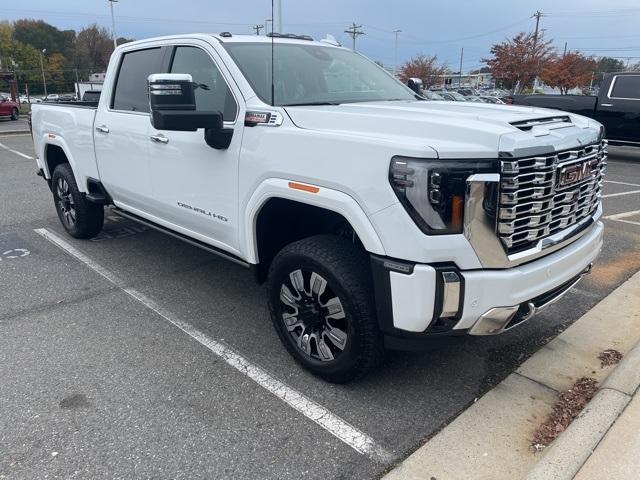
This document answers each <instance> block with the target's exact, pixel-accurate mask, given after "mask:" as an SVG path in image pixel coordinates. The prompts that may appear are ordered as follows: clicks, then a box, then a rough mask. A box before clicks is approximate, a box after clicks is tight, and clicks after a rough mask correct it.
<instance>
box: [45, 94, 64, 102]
mask: <svg viewBox="0 0 640 480" xmlns="http://www.w3.org/2000/svg"><path fill="white" fill-rule="evenodd" d="M42 101H43V102H58V101H60V95H58V94H57V93H50V94H49V95H47V96H45V97H44V98H43V99H42Z"/></svg>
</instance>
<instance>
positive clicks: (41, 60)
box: [40, 48, 47, 97]
mask: <svg viewBox="0 0 640 480" xmlns="http://www.w3.org/2000/svg"><path fill="white" fill-rule="evenodd" d="M45 53H47V49H46V48H43V49H42V51H41V52H40V70H42V86H43V87H44V96H45V97H46V96H47V79H46V77H45V76H44V54H45Z"/></svg>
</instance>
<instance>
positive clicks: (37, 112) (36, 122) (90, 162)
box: [31, 102, 99, 191]
mask: <svg viewBox="0 0 640 480" xmlns="http://www.w3.org/2000/svg"><path fill="white" fill-rule="evenodd" d="M97 106H98V104H97V103H96V102H43V103H36V104H33V105H32V106H31V125H32V128H33V143H34V147H35V151H36V157H37V159H38V165H39V167H40V168H42V170H43V172H44V175H45V177H46V178H48V179H50V178H51V175H52V174H53V172H52V171H50V165H53V163H51V162H50V161H49V160H50V159H52V158H54V157H55V155H56V153H55V148H56V147H59V148H61V149H63V150H64V151H65V152H68V155H69V156H72V157H71V158H69V163H70V165H71V167H72V168H73V170H74V174H75V175H76V179H77V181H78V188H79V189H80V191H86V184H87V182H86V179H87V178H99V174H98V167H97V165H96V159H95V153H94V148H93V133H94V130H93V128H94V125H93V123H94V119H95V116H96V110H97ZM45 145H46V148H45ZM80 159H81V160H80Z"/></svg>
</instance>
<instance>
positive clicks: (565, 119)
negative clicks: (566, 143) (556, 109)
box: [511, 115, 572, 132]
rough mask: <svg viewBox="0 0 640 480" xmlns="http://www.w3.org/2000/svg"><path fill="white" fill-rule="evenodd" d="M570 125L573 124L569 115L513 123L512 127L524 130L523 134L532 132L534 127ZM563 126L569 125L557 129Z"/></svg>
mask: <svg viewBox="0 0 640 480" xmlns="http://www.w3.org/2000/svg"><path fill="white" fill-rule="evenodd" d="M562 123H568V124H572V122H571V118H569V116H568V115H557V116H554V117H545V118H535V119H533V120H520V121H517V122H511V125H513V126H514V127H516V128H518V129H520V130H522V131H523V132H527V131H529V130H532V129H533V128H534V127H542V126H544V127H551V126H552V125H557V124H562ZM563 126H568V125H558V127H557V128H561V127H563Z"/></svg>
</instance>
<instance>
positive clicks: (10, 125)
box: [0, 115, 29, 135]
mask: <svg viewBox="0 0 640 480" xmlns="http://www.w3.org/2000/svg"><path fill="white" fill-rule="evenodd" d="M17 130H29V122H28V121H27V116H26V115H21V116H20V118H19V119H18V120H10V119H9V118H0V135H2V134H3V133H6V132H11V131H17Z"/></svg>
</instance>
